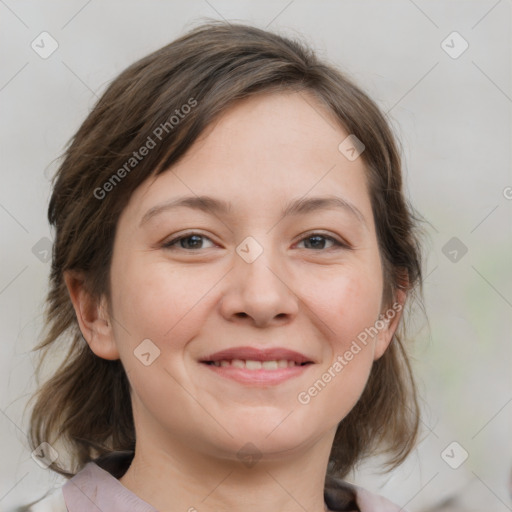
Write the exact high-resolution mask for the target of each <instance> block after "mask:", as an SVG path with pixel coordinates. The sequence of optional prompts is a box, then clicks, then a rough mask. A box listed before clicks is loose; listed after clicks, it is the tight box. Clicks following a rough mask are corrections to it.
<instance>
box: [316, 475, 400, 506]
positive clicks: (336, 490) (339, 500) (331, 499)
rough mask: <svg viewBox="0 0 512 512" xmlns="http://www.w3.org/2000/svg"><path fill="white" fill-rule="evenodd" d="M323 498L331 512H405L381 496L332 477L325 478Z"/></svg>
mask: <svg viewBox="0 0 512 512" xmlns="http://www.w3.org/2000/svg"><path fill="white" fill-rule="evenodd" d="M324 497H325V503H326V505H327V506H328V508H329V510H332V511H341V510H345V511H359V512H407V511H406V510H405V509H404V508H401V507H399V506H398V505H395V504H394V503H392V502H391V501H389V500H388V499H386V498H384V497H383V496H379V495H378V494H374V493H372V492H370V491H367V490H366V489H363V488H362V487H359V486H357V485H354V484H351V483H348V482H345V481H344V480H341V479H339V478H335V477H333V476H327V478H326V481H325V492H324Z"/></svg>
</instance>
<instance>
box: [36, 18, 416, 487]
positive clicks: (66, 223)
mask: <svg viewBox="0 0 512 512" xmlns="http://www.w3.org/2000/svg"><path fill="white" fill-rule="evenodd" d="M294 91H295V92H301V91H304V92H310V93H313V94H314V95H315V97H316V98H318V100H319V101H320V102H322V103H323V104H324V105H325V106H326V107H327V109H328V110H329V111H330V112H331V113H332V114H333V115H334V118H335V119H337V121H338V122H339V125H340V126H341V127H343V128H344V130H346V131H347V133H349V134H353V135H355V136H356V137H357V138H358V139H359V140H361V141H362V142H363V144H364V145H365V149H364V152H363V153H362V155H361V158H362V159H363V161H364V163H365V166H366V170H367V182H368V189H369V194H370V198H371V203H372V208H373V215H374V220H375V226H376V232H377V238H378V243H379V250H380V253H381V259H382V262H383V274H384V278H385V280H384V283H385V294H384V298H385V299H386V301H387V303H390V302H391V300H392V299H393V298H394V292H395V291H396V290H397V289H398V288H400V289H403V290H405V291H406V292H407V294H408V301H409V300H410V296H411V293H412V292H413V291H414V290H417V289H418V288H419V289H420V290H421V262H420V249H419V244H418V237H417V235H416V222H415V220H416V218H415V216H414V215H413V210H412V208H411V207H410V206H409V205H408V203H407V201H406V199H405V197H404V191H403V186H402V176H401V162H400V154H399V151H398V148H397V142H396V140H395V138H394V136H393V134H392V131H391V129H390V127H389V125H388V122H387V121H386V119H385V117H384V115H383V114H382V113H381V111H380V110H379V108H378V107H377V105H376V104H375V103H374V102H373V101H372V100H371V99H370V98H369V97H368V96H367V95H366V94H365V93H364V92H363V91H362V90H361V89H360V88H359V87H357V86H356V85H355V84H354V83H353V82H352V81H351V80H350V79H349V78H348V77H347V76H345V74H343V73H342V72H340V71H338V70H337V69H336V68H334V67H333V66H331V65H329V64H327V63H325V62H322V61H321V60H319V59H318V57H317V56H316V55H315V54H314V52H313V51H312V50H311V49H310V48H309V47H308V46H307V45H305V44H304V43H301V42H299V41H296V40H292V39H290V38H286V37H282V36H280V35H277V34H275V33H271V32H268V31H265V30H261V29H258V28H255V27H251V26H246V25H242V24H230V23H223V22H209V23H206V24H203V25H201V26H199V27H197V28H195V29H193V30H191V31H190V32H188V33H187V34H185V35H184V36H182V37H180V38H179V39H177V40H175V41H174V42H172V43H171V44H169V45H167V46H165V47H163V48H161V49H159V50H157V51H155V52H154V53H152V54H150V55H148V56H146V57H144V58H143V59H141V60H139V61H137V62H135V63H134V64H133V65H131V66H130V67H128V68H127V69H126V70H125V71H123V72H122V73H121V74H120V75H119V76H118V77H117V78H116V79H115V80H114V81H113V82H112V83H111V84H110V85H109V87H108V88H107V90H106V91H105V93H104V94H103V95H102V97H101V98H100V99H99V100H98V102H97V104H96V105H95V106H94V108H93V110H92V112H91V113H90V114H89V116H88V117H87V118H86V120H85V121H84V123H83V124H82V125H81V127H80V128H79V129H78V131H77V133H76V134H75V136H74V137H73V138H72V140H71V141H70V143H69V145H68V147H67V149H66V152H65V154H64V156H63V160H62V163H61V165H60V167H59V169H58V171H57V173H56V175H55V177H54V179H53V193H52V196H51V200H50V204H49V208H48V219H49V222H50V224H51V225H52V226H53V227H54V229H55V239H54V245H53V258H52V266H51V274H50V289H49V292H48V296H47V300H46V312H45V314H46V332H45V337H44V339H43V340H42V341H41V343H40V344H39V345H38V346H37V347H36V350H40V349H43V350H42V356H41V360H40V365H39V367H38V371H40V369H41V367H42V366H41V363H42V362H43V361H44V359H45V355H46V354H47V352H48V349H49V348H52V347H55V348H56V349H58V348H59V347H60V349H61V353H62V352H65V357H64V358H63V361H62V363H61V365H60V366H59V367H58V368H57V370H56V371H55V373H54V374H53V376H51V378H49V379H48V380H47V381H46V382H45V383H44V384H43V385H42V386H41V387H40V389H39V390H38V391H37V393H36V394H35V395H34V400H35V404H34V407H33V410H32V416H31V425H30V442H31V444H32V446H33V447H36V446H38V445H39V444H40V443H42V442H48V443H50V444H52V443H64V444H65V445H66V447H67V448H66V449H67V451H68V452H69V456H70V460H69V461H68V463H67V464H63V463H60V462H59V463H58V464H57V463H56V462H55V463H53V464H52V465H51V468H52V469H54V470H55V471H57V472H59V473H61V474H64V475H66V476H71V475H72V474H74V473H76V472H77V471H78V470H79V469H81V468H82V467H83V466H84V465H85V464H86V463H87V462H89V461H91V460H94V459H95V458H96V457H98V456H101V455H105V454H108V453H109V452H112V451H118V450H131V451H133V450H134V448H135V442H136V439H135V429H134V421H133V415H132V409H131V399H130V386H129V383H128V380H127V377H126V374H125V371H124V369H123V366H122V364H121V362H120V361H119V360H117V361H110V360H105V359H102V358H100V357H98V356H96V355H95V354H94V353H93V352H92V351H91V349H90V348H89V346H88V344H87V343H86V341H85V340H84V339H83V336H82V334H81V332H80V329H79V326H78V322H77V319H76V316H75V312H74V309H73V305H72V302H71V300H70V297H69V294H68V290H67V288H66V285H65V282H64V279H63V273H64V271H67V270H75V271H80V272H83V274H84V275H85V278H86V280H85V285H86V288H87V290H88V292H89V293H90V294H91V296H92V297H94V298H96V299H98V300H99V299H100V298H101V297H102V296H104V297H106V298H107V299H108V302H109V303H110V279H109V272H110V263H111V259H112V250H113V242H114V235H115V230H116V225H117V221H118V219H119V216H120V214H121V212H122V210H123V208H124V207H125V206H126V205H127V203H128V201H129V199H130V197H131V195H132V193H133V192H134V190H135V189H136V188H137V187H139V186H140V185H141V183H142V182H144V181H145V180H146V179H147V178H149V177H150V176H155V175H158V174H160V173H162V172H165V171H166V170H167V169H169V167H170V166H172V165H173V164H175V163H176V162H177V161H178V160H179V159H180V158H181V157H182V156H183V155H184V154H185V153H186V152H187V150H188V149H189V148H190V147H191V145H192V144H193V142H194V141H195V140H196V139H197V138H198V137H199V135H200V134H201V133H202V132H203V130H204V129H205V128H206V127H208V126H209V125H210V124H211V123H212V121H213V120H214V119H216V118H217V117H218V116H219V115H221V114H222V113H223V112H224V111H225V110H226V109H227V108H228V107H230V106H232V105H233V103H234V102H235V101H237V100H241V99H243V98H247V97H250V96H251V95H254V94H260V93H269V92H294ZM184 105H189V106H192V105H193V108H192V107H191V108H187V109H184V108H183V106H184ZM185 111H186V112H187V113H186V115H179V113H181V114H183V113H184V112H185ZM173 116H174V117H175V118H176V119H178V117H179V120H178V121H176V119H173ZM166 123H167V124H166ZM163 126H165V127H166V130H165V137H162V139H161V140H158V141H157V140H156V139H157V137H156V136H155V133H160V132H159V131H158V128H159V127H160V131H162V129H163V128H162V127H163ZM148 137H151V138H152V139H154V142H155V143H156V144H155V147H154V148H152V149H151V151H149V152H148V153H147V155H146V156H144V158H142V159H141V160H140V161H139V160H137V162H134V161H132V162H131V163H132V164H133V166H131V167H127V166H126V163H127V162H129V161H130V158H132V157H133V152H134V151H137V150H139V148H141V147H142V146H143V145H145V144H147V143H148ZM340 142H341V141H340ZM132 167H133V168H132ZM121 169H124V170H125V172H122V171H121ZM116 176H117V177H116ZM107 183H110V185H106V184H107ZM107 189H108V190H107ZM107 192H108V193H107ZM400 329H403V321H401V325H400ZM418 422H419V407H418V401H417V396H416V387H415V383H414V379H413V375H412V372H411V367H410V363H409V360H408V356H407V354H406V350H405V349H404V345H403V343H402V341H401V340H400V336H399V335H398V334H395V336H394V338H393V340H392V342H391V344H390V346H389V347H388V349H387V350H386V352H385V353H384V355H383V356H382V357H380V358H379V359H378V360H377V361H375V362H374V364H373V367H372V370H371V374H370V376H369V380H368V382H367V385H366V387H365V389H364V391H363V393H362V395H361V397H360V399H359V401H358V402H357V404H356V405H355V406H354V408H353V409H352V410H351V411H350V413H349V414H348V415H347V416H346V417H345V418H344V419H343V420H342V421H341V422H340V424H339V426H338V428H337V432H336V436H335V439H334V443H333V447H332V451H331V455H330V461H329V462H330V463H329V468H328V471H329V474H330V475H333V476H338V477H344V476H345V475H346V474H347V473H348V472H349V471H350V470H351V469H352V468H354V466H355V464H356V463H357V462H358V461H360V460H362V458H363V457H364V456H367V455H374V454H375V453H377V452H379V453H380V452H382V453H386V454H387V455H388V466H389V467H395V466H396V465H398V464H400V463H401V462H402V461H403V460H404V459H405V457H406V456H407V455H408V454H409V452H410V451H411V450H412V448H413V447H414V444H415V440H416V437H417V433H418Z"/></svg>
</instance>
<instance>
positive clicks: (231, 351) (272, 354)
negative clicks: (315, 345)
mask: <svg viewBox="0 0 512 512" xmlns="http://www.w3.org/2000/svg"><path fill="white" fill-rule="evenodd" d="M233 359H243V360H245V361H247V360H250V361H279V360H281V359H286V360H287V361H295V362H296V363H297V364H301V363H313V362H314V361H313V360H312V359H311V358H310V357H307V356H305V355H304V354H301V353H300V352H295V351H294V350H289V349H287V348H283V347H275V348H265V349H261V348H255V347H233V348H228V349H225V350H220V351H219V352H215V353H214V354H211V355H209V356H208V357H206V358H204V359H201V362H202V363H205V362H209V361H223V360H225V361H232V360H233Z"/></svg>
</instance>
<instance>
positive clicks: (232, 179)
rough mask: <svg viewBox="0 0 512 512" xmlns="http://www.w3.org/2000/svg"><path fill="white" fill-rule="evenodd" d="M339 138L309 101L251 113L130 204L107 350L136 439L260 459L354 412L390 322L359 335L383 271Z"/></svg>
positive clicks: (260, 101)
mask: <svg viewBox="0 0 512 512" xmlns="http://www.w3.org/2000/svg"><path fill="white" fill-rule="evenodd" d="M348 135H349V134H348V133H345V132H344V131H343V130H342V129H341V128H339V127H338V126H337V125H336V124H335V121H334V120H333V118H332V117H331V116H330V115H329V114H328V112H327V111H326V110H325V109H324V108H323V107H322V106H321V105H320V104H319V103H318V102H317V101H316V100H315V99H314V98H313V97H312V96H311V95H309V94H299V93H290V94H267V95H262V96H259V97H252V98H249V99H247V100H244V101H242V102H240V103H238V104H237V105H236V106H234V107H232V108H231V109H230V110H228V111H227V112H226V113H225V114H224V115H223V116H222V117H221V118H220V119H219V120H218V122H216V123H214V125H212V126H210V127H209V128H208V130H207V132H206V133H205V134H204V135H203V136H202V137H201V139H200V140H198V141H196V143H195V144H194V146H193V147H192V148H191V149H190V150H189V152H188V153H187V155H186V156H185V157H184V158H183V159H182V160H181V161H180V162H179V163H178V164H177V165H175V166H173V167H172V168H171V169H169V170H168V171H166V172H164V173H163V174H161V175H159V176H158V177H157V178H156V179H152V180H148V181H146V182H145V183H143V184H142V185H141V186H140V187H139V188H138V189H137V190H136V191H135V192H134V194H133V195H132V197H131V199H130V202H129V204H128V205H127V207H126V208H125V210H124V211H123V213H122V215H121V217H120V219H119V223H118V228H117V232H116V238H115V242H114V254H113V260H112V268H111V287H112V288H111V289H112V314H113V318H112V319H111V320H112V323H111V325H112V332H111V339H110V341H109V342H108V343H110V344H111V350H110V352H109V357H115V356H117V355H118V356H119V357H120V358H121V360H122V363H123V365H124V367H125V369H126V371H127V374H128V378H129V381H130V383H131V386H132V401H133V407H134V414H135V421H136V426H137V429H138V435H140V434H141V432H144V433H145V435H146V436H150V435H153V436H155V438H160V439H163V438H166V437H167V439H174V440H178V441H179V442H180V443H181V442H184V443H188V445H189V446H191V447H193V448H194V449H197V450H200V451H201V452H202V453H207V454H211V455H216V456H220V457H223V458H233V459H235V458H236V457H237V453H238V452H239V450H240V449H242V448H243V447H244V446H246V444H247V443H251V444H252V445H254V446H255V447H256V449H257V450H258V451H260V452H261V453H262V454H269V455H268V456H272V455H271V454H274V455H275V454H278V453H280V452H284V451H287V452H289V451H290V450H292V451H293V450H295V449H300V448H301V447H304V446H306V445H308V444H311V443H313V442H315V441H317V440H318V439H319V438H320V437H321V436H325V435H333V432H334V430H335V428H336V426H337V424H338V423H339V422H340V421H341V420H342V419H343V418H344V417H345V416H346V415H347V413H348V412H349V411H350V409H351V408H352V407H353V406H354V404H355V403H356V401H357V400H358V398H359V396H360V395H361V393H362V391H363V389H364V386H365V383H366V381H367V378H368V376H369V372H370V370H371V366H372V362H373V361H374V359H376V358H378V357H380V355H382V353H383V351H384V350H385V349H386V347H387V344H388V342H389V340H390V338H391V336H392V327H393V325H394V322H391V323H389V324H388V325H384V327H382V324H383V322H379V323H378V324H379V327H380V328H379V329H373V330H372V331H368V329H369V328H374V326H375V323H376V321H377V320H378V319H379V314H381V313H385V312H386V311H385V308H386V306H385V305H384V304H382V303H381V298H382V292H383V279H382V266H381V260H380V257H379V251H378V245H377V238H376V233H375V226H374V223H373V216H372V210H371V203H370V198H369V195H368V190H367V186H366V181H365V168H364V164H363V161H362V159H361V158H356V159H355V160H354V159H353V158H351V159H349V158H347V157H346V156H345V155H344V154H343V153H342V152H341V151H340V150H339V148H338V146H339V145H340V143H341V142H342V141H344V139H346V137H347V136H348ZM343 147H345V146H343ZM348 154H349V155H351V153H350V152H349V153H348ZM133 172H136V170H134V171H133ZM112 193H115V192H112ZM206 196H208V199H205V197H206ZM185 198H188V199H187V201H185ZM200 198H202V201H200ZM334 199H336V200H337V201H338V202H337V203H335V202H334V201H333V200H334ZM327 200H328V201H329V202H327ZM178 201H181V202H182V204H181V205H179V204H175V205H174V206H172V204H173V203H177V202H178ZM179 239H181V241H180V240H179ZM395 321H396V318H395ZM365 329H366V331H365ZM375 330H377V331H378V334H375ZM365 332H366V333H367V334H366V340H365V342H364V343H363V342H362V341H360V340H362V339H363V338H365V336H364V335H362V333H365ZM368 332H371V333H372V334H373V336H368ZM358 336H359V341H358ZM354 342H355V345H354ZM108 343H107V344H106V345H108ZM106 345H105V346H106ZM356 346H357V347H358V348H359V350H357V348H356ZM248 347H249V348H252V349H254V350H255V352H254V353H250V352H244V351H243V350H244V349H247V348H248ZM270 349H276V350H277V352H274V353H272V352H269V350H270ZM226 350H228V351H232V352H230V353H227V354H224V355H218V356H215V353H217V352H220V351H226ZM265 351H267V352H265ZM279 351H280V352H279ZM286 351H293V352H294V353H298V354H301V355H302V356H303V358H304V360H306V361H308V362H309V364H306V365H302V366H293V367H292V365H296V362H295V363H294V362H291V361H294V360H295V359H296V354H292V353H291V352H289V353H287V352H286ZM98 352H101V350H98ZM106 352H107V351H106V349H105V353H106ZM350 354H351V355H352V356H350ZM212 355H213V357H211V356H212ZM234 359H235V360H236V361H235V362H234V363H232V362H231V361H232V360H234ZM246 359H248V360H250V361H253V362H249V363H248V364H247V365H246V364H245V363H244V362H243V360H246ZM207 360H217V361H218V362H217V363H214V364H207V363H205V362H204V361H207ZM221 360H223V361H224V362H222V363H221V362H220V361H221ZM254 360H259V361H260V362H256V363H255V362H254ZM261 360H263V361H266V363H261ZM226 361H227V362H226ZM272 361H277V362H272ZM283 361H285V362H283ZM336 362H338V364H336ZM219 365H220V366H219ZM259 366H261V368H260V369H256V368H258V367H259ZM276 366H277V369H275V368H276ZM340 368H341V369H340ZM326 374H328V375H327V377H326ZM329 376H330V379H329ZM319 380H320V383H319ZM315 386H316V387H315Z"/></svg>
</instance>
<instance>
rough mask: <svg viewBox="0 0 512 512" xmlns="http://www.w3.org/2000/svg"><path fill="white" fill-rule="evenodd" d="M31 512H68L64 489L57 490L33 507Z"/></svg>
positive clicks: (30, 509)
mask: <svg viewBox="0 0 512 512" xmlns="http://www.w3.org/2000/svg"><path fill="white" fill-rule="evenodd" d="M28 511H29V512H68V509H67V507H66V502H65V501H64V495H63V494H62V489H57V490H56V491H54V492H52V493H51V494H49V495H48V496H46V497H45V498H43V499H42V500H40V501H38V502H37V503H35V504H34V505H32V506H31V507H30V508H29V509H28Z"/></svg>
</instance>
